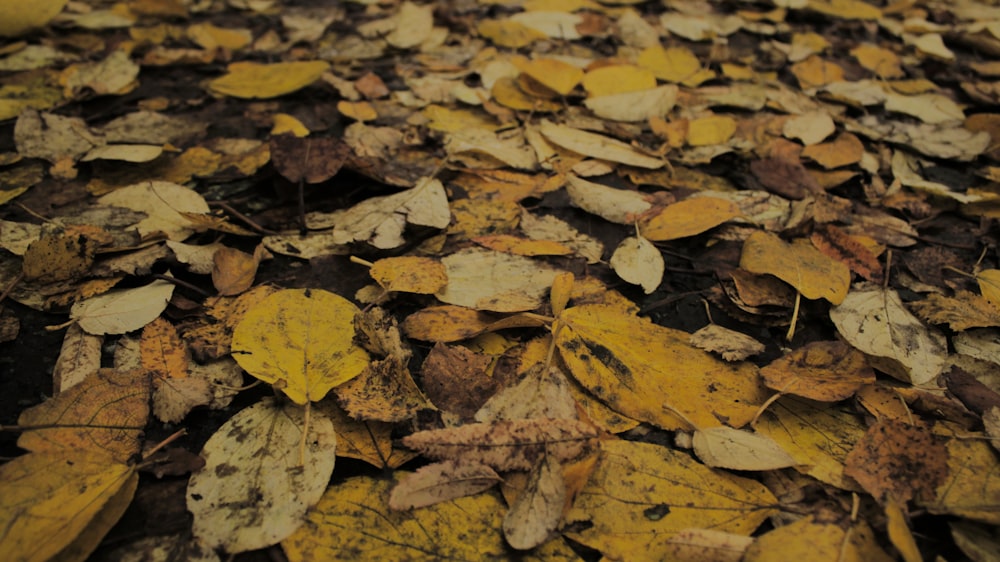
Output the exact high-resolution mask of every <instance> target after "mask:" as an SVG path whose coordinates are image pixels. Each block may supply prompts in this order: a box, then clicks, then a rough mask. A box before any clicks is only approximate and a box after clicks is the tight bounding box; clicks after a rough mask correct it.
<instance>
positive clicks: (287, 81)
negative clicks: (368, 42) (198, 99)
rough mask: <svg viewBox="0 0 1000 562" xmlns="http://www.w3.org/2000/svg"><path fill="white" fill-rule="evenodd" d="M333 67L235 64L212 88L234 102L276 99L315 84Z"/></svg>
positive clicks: (324, 64) (308, 63)
mask: <svg viewBox="0 0 1000 562" xmlns="http://www.w3.org/2000/svg"><path fill="white" fill-rule="evenodd" d="M329 67H330V65H329V63H327V62H325V61H295V62H276V63H271V64H262V63H257V62H247V61H243V62H234V63H231V64H230V65H229V66H228V67H227V69H226V70H227V71H228V72H227V74H225V75H223V76H221V77H219V78H216V79H215V80H212V81H211V82H209V83H208V88H209V90H211V91H212V93H214V94H218V95H223V96H231V97H234V98H245V99H269V98H276V97H278V96H283V95H285V94H290V93H292V92H294V91H297V90H301V89H302V88H305V87H306V86H308V85H310V84H312V83H313V82H315V81H316V80H318V79H319V77H320V76H321V75H322V74H323V73H324V72H326V69H327V68H329Z"/></svg>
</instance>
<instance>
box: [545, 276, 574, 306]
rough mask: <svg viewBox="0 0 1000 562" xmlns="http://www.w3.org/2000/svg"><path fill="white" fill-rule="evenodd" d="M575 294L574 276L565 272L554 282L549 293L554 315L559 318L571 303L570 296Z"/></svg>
mask: <svg viewBox="0 0 1000 562" xmlns="http://www.w3.org/2000/svg"><path fill="white" fill-rule="evenodd" d="M572 292H573V274H572V273H570V272H569V271H564V272H562V273H560V274H558V275H556V278H555V279H553V280H552V290H551V291H550V292H549V301H551V303H552V314H554V315H556V316H559V314H560V313H562V311H563V309H565V308H566V304H567V303H569V297H570V294H572Z"/></svg>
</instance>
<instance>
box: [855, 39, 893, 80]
mask: <svg viewBox="0 0 1000 562" xmlns="http://www.w3.org/2000/svg"><path fill="white" fill-rule="evenodd" d="M851 55H852V56H853V57H854V58H855V59H857V60H858V64H860V65H861V66H863V67H865V68H867V69H868V70H870V71H872V72H874V73H875V74H876V75H877V76H879V77H881V78H887V79H892V78H902V77H904V76H906V73H904V72H903V69H902V68H901V67H900V61H899V57H898V56H897V55H896V53H894V52H892V51H890V50H889V49H885V48H882V47H879V46H878V45H874V44H872V43H861V44H859V45H858V46H857V47H854V48H853V49H851Z"/></svg>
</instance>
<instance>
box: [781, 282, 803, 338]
mask: <svg viewBox="0 0 1000 562" xmlns="http://www.w3.org/2000/svg"><path fill="white" fill-rule="evenodd" d="M801 303H802V293H800V292H798V291H795V307H794V308H792V323H791V324H789V325H788V333H786V334H785V339H786V340H788V341H792V338H793V337H795V326H796V325H797V324H798V323H799V305H800V304H801Z"/></svg>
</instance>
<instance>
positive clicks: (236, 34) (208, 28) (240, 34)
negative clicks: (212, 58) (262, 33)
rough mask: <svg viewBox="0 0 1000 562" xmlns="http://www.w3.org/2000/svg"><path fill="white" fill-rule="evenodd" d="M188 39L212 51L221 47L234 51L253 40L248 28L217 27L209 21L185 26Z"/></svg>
mask: <svg viewBox="0 0 1000 562" xmlns="http://www.w3.org/2000/svg"><path fill="white" fill-rule="evenodd" d="M186 34H187V36H188V39H191V40H192V41H194V42H195V43H197V44H198V46H200V47H201V48H202V49H205V50H208V51H212V50H214V49H217V48H220V47H221V48H223V49H226V50H229V51H236V50H239V49H242V48H243V47H246V46H247V45H249V44H250V42H251V41H253V33H252V32H251V31H250V30H249V29H230V28H225V27H217V26H214V25H212V24H210V23H207V22H206V23H196V24H194V25H192V26H191V27H188V28H187V32H186Z"/></svg>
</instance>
